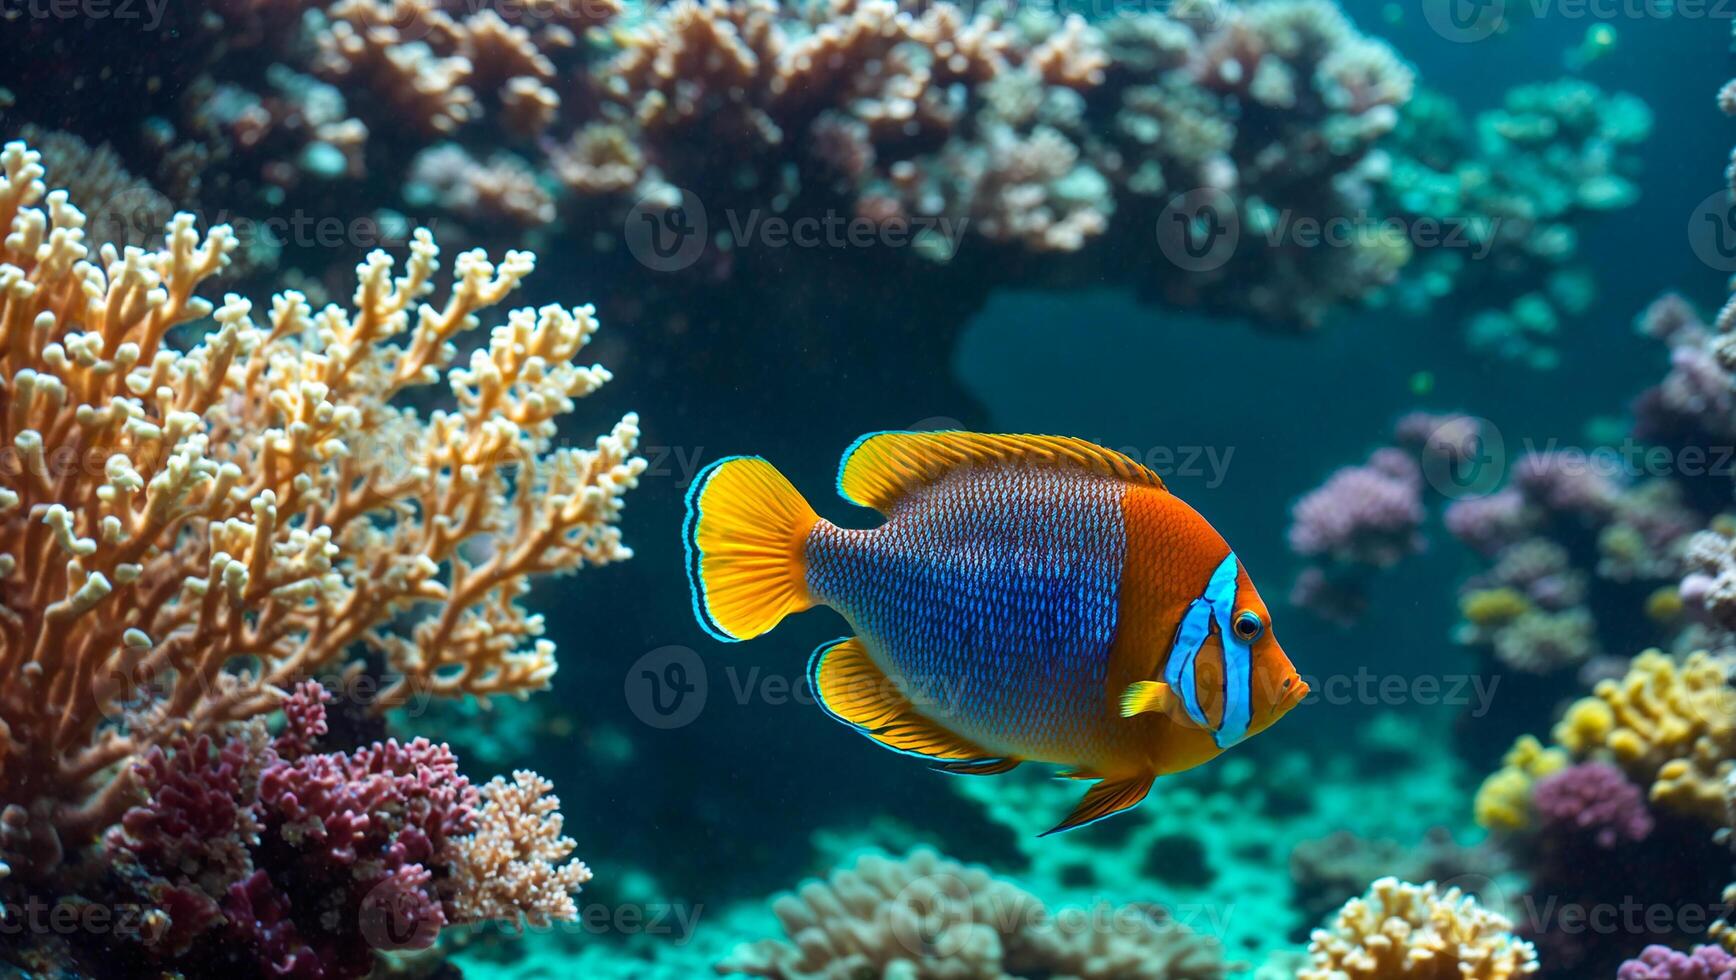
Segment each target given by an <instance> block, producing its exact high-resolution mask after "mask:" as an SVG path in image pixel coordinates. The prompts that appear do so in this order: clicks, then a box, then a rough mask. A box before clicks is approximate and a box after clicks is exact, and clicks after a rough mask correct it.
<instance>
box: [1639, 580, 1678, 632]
mask: <svg viewBox="0 0 1736 980" xmlns="http://www.w3.org/2000/svg"><path fill="white" fill-rule="evenodd" d="M1685 609H1686V606H1685V605H1684V604H1683V602H1682V592H1681V590H1680V589H1678V588H1676V587H1675V586H1673V585H1666V586H1662V587H1660V588H1658V589H1656V590H1654V591H1653V592H1652V594H1651V595H1649V596H1646V616H1647V617H1648V618H1650V619H1651V620H1652V621H1653V622H1657V623H1673V622H1675V621H1676V620H1678V619H1681V618H1682V613H1683V612H1684V611H1685Z"/></svg>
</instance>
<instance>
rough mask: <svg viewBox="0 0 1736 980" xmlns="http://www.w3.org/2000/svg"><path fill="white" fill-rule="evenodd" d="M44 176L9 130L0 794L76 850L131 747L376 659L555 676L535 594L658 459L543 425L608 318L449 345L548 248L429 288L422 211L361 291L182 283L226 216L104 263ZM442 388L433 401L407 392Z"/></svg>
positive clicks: (222, 234) (4, 209)
mask: <svg viewBox="0 0 1736 980" xmlns="http://www.w3.org/2000/svg"><path fill="white" fill-rule="evenodd" d="M42 176H43V174H42V169H41V167H40V165H39V162H38V158H37V155H36V154H35V153H33V152H32V151H31V150H29V149H28V148H27V147H26V146H24V145H23V144H22V143H11V144H7V146H6V147H5V149H4V151H3V152H0V227H8V228H10V230H11V231H10V234H9V235H8V236H7V237H6V238H5V240H4V244H3V246H0V490H3V491H4V492H3V493H0V804H5V803H8V802H14V801H19V800H22V799H24V798H25V797H29V798H30V799H32V800H35V801H37V803H36V805H35V809H34V810H33V813H35V814H36V819H38V820H39V821H41V822H42V823H43V825H44V826H45V827H48V828H55V829H59V830H61V831H63V832H65V833H67V834H69V835H70V836H72V837H73V838H74V839H75V840H76V839H88V838H89V837H90V836H92V835H94V834H95V833H96V832H97V831H99V830H100V829H101V828H102V826H104V825H106V823H108V822H109V821H111V820H112V819H113V818H114V816H115V815H116V813H117V812H118V810H119V809H121V808H122V807H124V805H125V804H126V803H127V792H128V785H127V779H126V778H125V777H120V778H115V777H114V776H113V774H114V773H115V772H121V771H124V770H125V767H124V765H123V764H124V763H125V762H126V761H127V760H129V759H130V758H131V757H132V756H133V755H134V754H135V753H136V752H138V751H140V750H141V749H143V748H145V747H147V746H149V745H151V744H154V743H160V742H161V741H163V740H164V739H166V738H168V737H169V736H171V735H173V734H176V733H182V732H184V733H189V734H199V733H203V732H210V731H214V730H216V729H217V728H218V727H219V726H220V725H222V724H223V723H225V722H228V721H233V720H237V719H243V718H248V717H253V716H257V715H259V714H261V713H263V712H266V711H269V710H271V709H272V708H273V707H274V706H275V705H276V703H277V701H278V698H279V697H280V692H281V691H282V690H284V689H286V688H287V687H289V686H290V685H292V684H293V683H294V682H295V681H297V680H299V679H301V678H303V677H306V676H308V675H309V674H311V673H313V672H315V671H319V670H323V669H327V668H332V667H335V666H338V665H340V664H341V663H343V662H345V661H347V660H348V659H349V657H350V656H351V655H352V654H353V652H355V651H357V650H361V649H372V650H373V651H375V652H376V653H377V654H379V655H381V656H382V658H383V662H384V663H385V664H386V667H387V672H388V675H389V678H390V687H389V690H388V691H387V692H386V693H387V699H388V702H387V703H389V702H390V699H391V698H395V697H399V696H402V695H405V694H406V693H407V692H408V691H409V690H410V689H412V688H414V689H417V690H429V691H433V692H436V693H445V694H458V693H466V692H468V693H475V694H494V693H513V694H523V693H525V692H527V691H530V690H535V689H537V688H540V687H542V686H544V685H545V684H546V683H547V681H548V678H549V676H550V675H551V674H552V673H553V672H554V669H555V663H554V649H553V645H552V644H551V643H550V642H549V641H548V640H546V639H544V638H543V637H542V633H543V624H542V619H541V617H539V616H535V615H532V614H530V613H528V612H527V611H526V610H525V609H524V608H523V607H521V606H520V605H519V604H518V601H517V600H518V599H519V598H521V597H522V596H523V594H524V593H525V591H526V590H527V589H528V588H529V582H528V580H529V578H530V576H533V575H537V574H543V573H562V572H569V571H573V570H575V569H577V568H580V567H583V566H586V565H595V564H603V563H607V562H612V561H616V560H620V559H623V558H626V557H629V556H630V554H631V552H630V551H629V550H628V549H627V548H626V547H625V546H624V545H623V544H622V543H621V540H620V535H619V532H618V530H617V529H616V528H615V526H614V525H615V520H616V517H617V515H618V514H619V511H620V507H621V495H622V493H623V492H624V491H626V490H627V489H629V488H631V487H632V486H633V485H634V484H635V483H636V481H637V479H638V476H639V474H640V473H641V472H642V471H643V469H644V465H645V464H644V462H643V461H642V460H640V459H637V458H635V457H634V456H633V451H634V447H635V445H636V443H637V440H638V436H639V432H638V425H637V420H636V418H635V417H634V416H631V415H629V416H627V417H626V418H624V419H622V420H621V422H620V423H618V424H617V425H616V426H615V427H614V429H613V430H612V431H611V432H609V433H608V434H607V435H604V436H602V437H601V438H599V439H597V440H596V442H595V443H594V444H593V445H592V446H590V447H587V448H570V447H557V445H556V444H555V434H556V432H555V429H556V426H555V423H556V420H557V419H558V418H559V417H560V416H562V415H564V414H567V413H569V412H571V411H572V410H573V408H574V404H575V399H577V398H580V397H583V396H584V395H586V394H589V393H590V392H591V391H593V390H595V389H596V388H597V386H599V385H601V384H603V383H604V382H606V381H607V380H608V379H609V372H608V371H607V370H605V369H604V368H602V367H600V366H596V365H583V364H579V363H575V360H574V359H575V358H576V357H577V356H578V355H579V354H580V352H581V351H582V349H583V348H584V346H585V344H586V342H587V341H588V340H589V339H590V337H591V335H592V334H593V333H594V331H595V330H596V329H597V322H596V319H595V317H594V315H593V313H592V311H591V308H590V307H577V308H564V307H559V306H545V307H543V308H541V309H538V310H532V309H522V310H517V311H514V312H512V313H510V314H508V315H507V316H506V318H505V322H504V323H502V324H501V325H499V326H497V327H495V328H494V329H493V331H492V332H491V333H490V335H489V338H488V343H487V344H486V345H485V346H482V347H480V348H478V349H476V350H475V351H473V352H472V353H471V354H470V356H469V358H468V360H467V361H465V362H463V363H456V362H458V348H457V346H456V343H455V341H456V340H457V339H458V338H459V337H460V335H462V334H465V333H466V332H469V331H472V330H474V329H475V328H476V327H477V326H479V324H480V321H479V319H478V313H479V312H481V311H482V310H484V309H486V308H487V307H490V306H493V305H495V304H497V303H499V302H501V301H502V300H503V299H505V297H506V296H507V295H508V294H509V293H510V292H512V291H513V290H514V289H515V288H516V287H517V286H518V284H519V282H520V281H521V280H522V279H523V278H524V277H525V276H526V275H528V274H529V273H530V272H531V270H532V268H533V267H534V264H535V259H534V256H532V255H530V254H529V253H527V252H508V253H507V254H506V256H505V257H504V258H503V259H502V260H501V261H500V262H499V263H498V264H496V263H494V262H491V261H490V260H489V259H488V258H487V257H486V256H485V255H484V254H483V253H482V252H480V251H474V252H467V253H464V254H462V255H459V256H458V258H457V261H456V263H455V268H454V271H455V276H454V279H453V282H452V284H451V286H450V287H449V288H448V289H446V290H444V292H443V293H442V294H439V295H437V294H436V278H437V273H438V261H437V258H438V254H439V253H438V249H437V248H436V246H435V244H434V241H433V239H432V237H431V236H430V235H428V233H427V232H425V231H419V232H418V233H417V234H416V235H415V237H414V240H413V241H412V243H411V246H410V255H409V257H408V259H407V261H405V262H404V264H403V266H402V267H401V268H399V267H397V266H396V265H395V263H394V262H393V260H392V259H391V258H390V257H389V256H388V255H386V254H385V253H384V252H376V253H374V254H372V255H370V256H369V257H368V259H367V261H366V262H365V263H363V264H362V265H361V266H360V268H359V269H358V284H357V287H356V292H355V296H354V304H353V308H351V309H344V308H340V307H337V306H330V307H327V308H325V309H323V310H315V309H313V308H312V307H311V306H310V305H309V304H308V302H307V300H306V299H305V298H304V297H303V296H301V295H300V294H299V293H295V292H285V293H282V294H280V295H278V296H276V297H275V298H274V299H273V300H272V302H271V304H270V306H269V309H267V310H264V311H256V310H255V308H254V307H253V305H252V304H251V303H249V302H248V301H247V300H245V299H242V298H241V297H239V296H234V295H231V296H228V297H226V298H225V299H224V301H223V303H222V305H221V306H217V307H214V306H213V305H212V304H211V303H210V302H208V301H206V300H204V299H201V298H199V297H197V296H196V295H195V292H196V290H197V289H198V288H199V286H200V284H201V283H202V282H204V281H205V280H207V279H209V278H210V277H211V276H213V275H214V274H216V273H217V272H218V271H219V270H220V269H221V268H222V267H223V266H224V264H225V262H226V261H227V256H228V253H229V252H230V250H231V249H232V247H233V245H234V241H233V239H232V237H231V235H230V232H229V230H228V229H227V228H226V227H222V226H219V227H217V228H213V229H211V230H210V232H209V233H208V234H207V235H206V236H203V237H201V235H200V234H199V233H198V231H197V230H196V229H195V228H194V223H193V219H192V217H190V216H188V215H178V216H176V217H175V219H174V220H173V221H172V222H171V223H170V226H169V228H168V233H167V235H166V237H165V239H164V243H163V245H162V247H160V248H157V249H154V250H144V249H136V248H129V249H126V250H124V251H121V250H117V249H115V248H114V247H112V246H106V245H105V246H103V247H102V248H101V249H100V250H98V251H97V252H95V253H93V252H92V251H91V249H90V248H89V247H88V246H87V245H86V244H85V239H84V230H83V225H84V216H83V215H82V214H81V213H80V212H79V211H78V210H77V209H76V208H74V207H73V206H72V205H71V203H70V202H69V201H68V200H67V199H66V197H65V195H64V194H60V193H55V194H45V187H44V184H43V180H42ZM261 314H263V315H261ZM194 323H202V324H203V327H202V328H201V329H202V332H195V333H193V334H191V335H190V341H189V342H187V343H184V344H182V343H177V342H176V341H174V340H173V339H171V331H175V336H179V335H180V331H176V329H175V328H177V327H180V326H182V325H191V324H194ZM441 381H444V383H445V386H446V387H447V389H448V391H449V394H448V396H447V399H448V401H449V404H448V406H447V407H445V408H442V409H439V410H435V411H432V412H430V413H428V414H425V415H424V414H422V413H419V412H418V411H416V410H415V409H413V408H410V407H408V406H407V405H404V404H402V399H401V397H400V396H402V395H403V394H404V393H405V392H407V391H409V390H411V389H414V388H419V387H423V386H427V385H432V384H434V383H436V382H441ZM405 627H408V628H409V632H408V633H407V634H406V633H404V632H402V631H401V630H402V629H404V628H405ZM123 713H124V714H126V716H127V718H128V719H129V724H127V725H126V726H124V727H123V726H121V725H119V724H118V722H119V721H120V720H121V719H122V716H123ZM144 719H157V721H155V722H152V723H148V724H142V723H141V720H144Z"/></svg>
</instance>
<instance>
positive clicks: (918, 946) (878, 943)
mask: <svg viewBox="0 0 1736 980" xmlns="http://www.w3.org/2000/svg"><path fill="white" fill-rule="evenodd" d="M773 911H774V912H775V913H776V914H777V917H778V919H779V920H780V922H781V923H782V925H783V928H784V931H785V933H786V934H787V936H788V938H787V940H777V939H768V940H762V941H760V942H758V943H752V944H749V945H745V946H742V947H740V948H738V949H737V950H736V951H735V952H734V953H733V954H731V955H730V956H729V957H728V958H727V959H726V960H724V962H723V963H721V964H719V965H718V971H719V972H720V973H725V974H744V975H748V976H759V977H771V978H783V980H797V978H816V980H817V978H830V980H847V978H852V977H861V976H868V975H873V976H888V977H891V976H897V977H904V978H909V980H1002V978H1006V977H1011V976H1066V977H1076V978H1079V980H1217V978H1221V977H1225V976H1227V975H1228V969H1227V967H1226V965H1225V964H1224V963H1223V961H1222V959H1221V957H1220V954H1219V952H1218V949H1217V945H1216V944H1215V943H1214V942H1212V941H1210V940H1208V939H1204V938H1202V937H1200V936H1197V935H1194V934H1193V933H1191V932H1189V931H1188V930H1187V929H1186V928H1184V927H1182V926H1181V925H1179V924H1177V923H1175V922H1173V921H1169V920H1168V919H1166V918H1165V917H1164V915H1163V914H1162V913H1161V912H1159V911H1157V910H1153V909H1147V908H1142V907H1140V906H1137V905H1127V906H1119V907H1117V906H1111V905H1108V904H1106V903H1105V904H1099V905H1095V906H1093V907H1090V908H1078V909H1054V908H1051V907H1049V906H1048V905H1047V904H1045V903H1044V901H1043V900H1042V899H1040V898H1038V897H1037V896H1036V895H1033V894H1031V893H1030V892H1027V891H1025V890H1024V889H1022V888H1020V887H1019V886H1018V885H1016V884H1014V883H1012V882H1010V881H1006V880H1003V879H999V878H995V877H994V876H992V875H991V874H989V872H988V871H986V870H984V869H982V868H978V867H971V866H968V865H961V864H958V863H955V862H953V861H950V860H948V859H946V858H943V857H941V856H940V855H939V854H937V853H936V852H934V851H932V850H927V849H919V850H916V851H914V852H912V853H911V854H910V855H909V856H907V857H905V858H903V859H901V860H894V859H891V858H887V857H882V856H879V855H868V856H865V857H863V858H861V859H860V860H858V861H857V862H856V863H855V865H854V866H852V867H850V868H847V869H840V870H837V871H834V872H833V873H832V874H831V875H830V876H829V877H828V878H827V879H826V880H825V881H814V882H809V883H808V884H806V885H804V886H802V887H801V888H800V889H799V890H798V891H797V892H796V893H795V894H791V895H785V896H782V897H780V898H778V899H777V900H776V901H775V902H774V903H773Z"/></svg>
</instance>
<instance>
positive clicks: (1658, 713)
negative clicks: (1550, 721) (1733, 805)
mask: <svg viewBox="0 0 1736 980" xmlns="http://www.w3.org/2000/svg"><path fill="white" fill-rule="evenodd" d="M1731 670H1732V661H1731V660H1730V659H1728V658H1724V657H1718V656H1714V655H1711V654H1707V653H1703V652H1697V653H1693V654H1690V655H1689V656H1687V657H1686V658H1684V659H1682V660H1680V661H1677V660H1676V659H1674V658H1672V657H1670V656H1669V655H1667V654H1664V653H1660V652H1658V651H1656V650H1651V651H1647V652H1645V653H1642V654H1640V655H1639V656H1638V657H1635V658H1634V660H1633V663H1632V665H1631V666H1630V668H1629V671H1628V674H1627V676H1626V677H1624V678H1622V679H1621V680H1619V681H1616V680H1606V681H1603V682H1601V683H1599V684H1598V685H1597V688H1596V690H1595V691H1594V693H1593V695H1592V696H1591V697H1588V698H1583V699H1581V700H1580V701H1578V702H1576V703H1575V704H1574V705H1573V706H1572V707H1571V708H1569V709H1568V711H1567V714H1566V716H1565V717H1563V718H1562V720H1561V722H1560V723H1559V724H1557V725H1556V726H1555V732H1554V737H1555V741H1556V743H1557V744H1559V745H1561V746H1562V747H1563V748H1565V749H1566V750H1567V751H1568V752H1570V753H1572V754H1573V755H1574V756H1575V757H1577V758H1608V759H1609V760H1610V761H1612V762H1614V763H1615V764H1616V765H1618V766H1620V767H1621V769H1622V770H1623V771H1624V772H1626V773H1627V774H1628V776H1629V777H1631V778H1632V779H1634V780H1635V781H1636V782H1638V783H1639V784H1640V785H1641V786H1644V787H1647V793H1648V795H1649V797H1650V799H1651V801H1652V802H1653V803H1654V804H1656V805H1657V806H1659V807H1661V808H1664V809H1668V810H1673V811H1676V812H1678V813H1682V814H1684V815H1687V816H1691V817H1694V818H1696V819H1700V820H1704V821H1705V822H1706V823H1708V824H1710V825H1713V826H1716V825H1717V824H1718V823H1720V822H1721V821H1722V820H1723V819H1724V815H1725V813H1726V800H1725V790H1724V781H1725V779H1727V778H1728V776H1729V774H1730V773H1731V772H1732V771H1736V687H1732V686H1731V684H1730V680H1729V678H1730V673H1731Z"/></svg>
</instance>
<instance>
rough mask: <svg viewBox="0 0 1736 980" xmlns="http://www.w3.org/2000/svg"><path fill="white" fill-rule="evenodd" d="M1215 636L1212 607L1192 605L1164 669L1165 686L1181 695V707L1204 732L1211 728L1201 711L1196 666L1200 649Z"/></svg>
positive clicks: (1203, 602) (1198, 602)
mask: <svg viewBox="0 0 1736 980" xmlns="http://www.w3.org/2000/svg"><path fill="white" fill-rule="evenodd" d="M1211 632H1212V606H1211V603H1210V602H1209V601H1207V600H1206V599H1203V598H1202V599H1195V600H1194V601H1192V602H1190V603H1188V607H1187V612H1186V613H1185V614H1183V616H1182V617H1181V626H1179V627H1178V628H1177V629H1176V631H1175V643H1174V645H1172V646H1171V647H1170V650H1169V661H1168V662H1167V663H1166V664H1164V668H1163V680H1164V683H1166V684H1168V685H1169V689H1170V690H1171V691H1174V692H1175V693H1177V694H1179V695H1181V705H1182V707H1183V708H1184V709H1186V711H1187V716H1188V717H1189V718H1191V719H1193V723H1194V724H1196V725H1198V726H1200V727H1201V728H1210V727H1211V726H1210V725H1209V724H1208V723H1207V722H1206V713H1205V709H1204V708H1202V707H1200V699H1199V692H1198V690H1197V689H1196V688H1195V686H1194V683H1195V682H1194V662H1195V661H1196V660H1198V659H1199V653H1200V648H1201V647H1203V646H1205V643H1206V637H1208V636H1210V635H1211Z"/></svg>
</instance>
